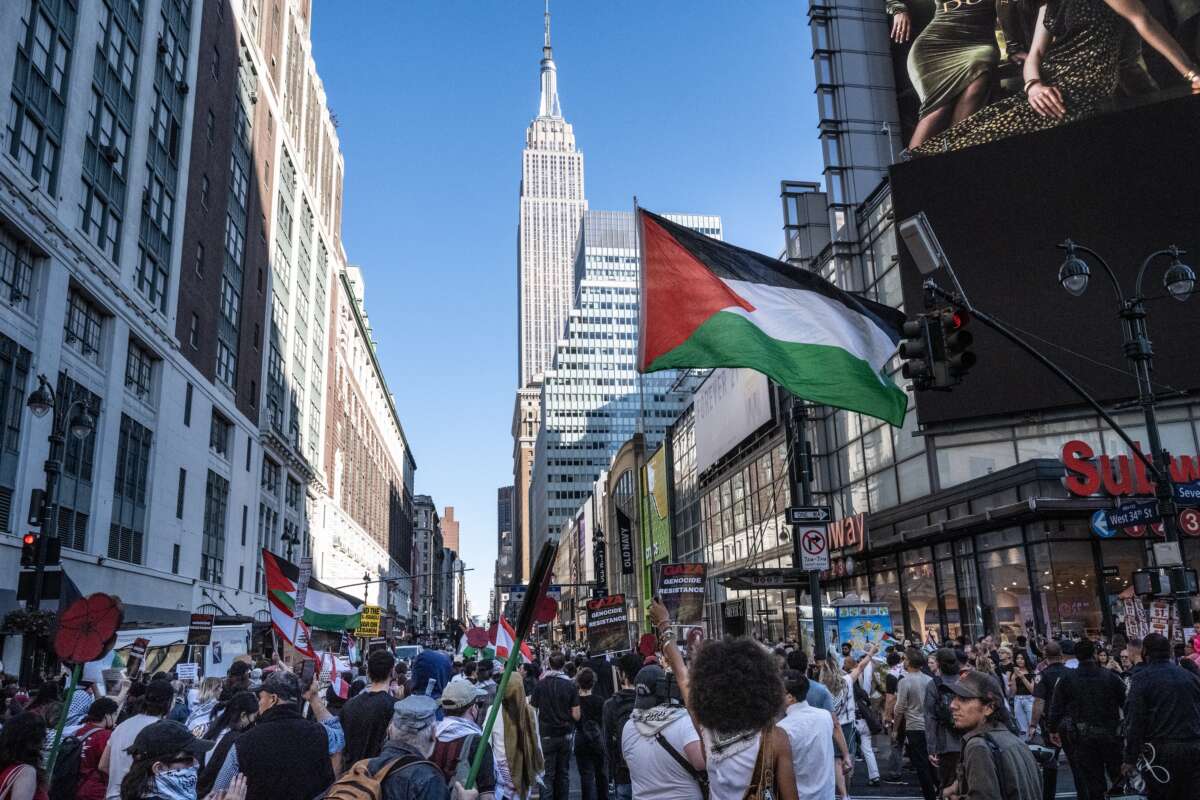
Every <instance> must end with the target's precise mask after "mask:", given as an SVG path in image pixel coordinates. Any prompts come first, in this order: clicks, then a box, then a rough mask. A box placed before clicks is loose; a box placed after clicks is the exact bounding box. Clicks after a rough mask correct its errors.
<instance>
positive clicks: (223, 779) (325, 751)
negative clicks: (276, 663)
mask: <svg viewBox="0 0 1200 800" xmlns="http://www.w3.org/2000/svg"><path fill="white" fill-rule="evenodd" d="M299 702H300V679H299V678H297V677H296V675H295V674H294V673H292V672H288V671H285V670H276V671H275V672H272V673H271V675H270V677H268V678H267V679H266V680H264V681H263V684H262V686H260V687H259V689H258V722H257V723H255V725H254V727H253V728H251V729H250V730H248V731H246V732H245V733H244V734H242V736H241V738H239V739H238V740H237V743H236V744H235V745H234V746H233V747H231V748H230V749H229V755H227V756H226V757H225V765H224V766H223V767H222V768H221V772H220V774H219V775H218V776H217V780H216V783H215V784H214V788H216V789H226V788H228V786H229V782H230V779H231V778H232V777H233V775H236V774H237V773H238V772H239V771H240V772H241V773H242V774H243V775H245V776H246V800H275V798H281V797H295V798H310V797H316V796H318V795H319V794H321V793H322V792H324V791H325V790H326V789H327V788H329V784H331V783H333V765H332V763H330V760H329V737H328V735H327V734H326V733H325V726H323V725H322V724H321V723H319V722H313V721H311V720H307V719H305V718H304V717H302V716H301V715H300V709H299V707H298V704H299Z"/></svg>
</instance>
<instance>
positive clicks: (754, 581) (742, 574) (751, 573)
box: [721, 567, 807, 589]
mask: <svg viewBox="0 0 1200 800" xmlns="http://www.w3.org/2000/svg"><path fill="white" fill-rule="evenodd" d="M806 579H807V576H806V575H805V574H804V571H803V570H799V569H792V568H790V567H788V568H782V569H780V568H777V567H768V568H764V569H741V570H738V571H737V572H735V573H734V574H733V575H730V576H729V577H728V578H723V579H722V580H721V583H723V584H724V585H725V586H726V587H727V588H729V589H794V588H796V587H797V586H801V585H803V584H804V582H805V581H806Z"/></svg>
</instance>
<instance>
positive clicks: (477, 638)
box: [467, 628, 488, 648]
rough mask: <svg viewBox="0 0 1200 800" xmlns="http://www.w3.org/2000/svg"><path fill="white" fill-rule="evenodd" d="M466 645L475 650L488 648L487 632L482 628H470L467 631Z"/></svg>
mask: <svg viewBox="0 0 1200 800" xmlns="http://www.w3.org/2000/svg"><path fill="white" fill-rule="evenodd" d="M467 644H468V645H470V646H471V647H475V648H484V647H487V646H488V632H487V631H486V630H484V629H483V628H471V630H469V631H467Z"/></svg>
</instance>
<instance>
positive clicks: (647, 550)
mask: <svg viewBox="0 0 1200 800" xmlns="http://www.w3.org/2000/svg"><path fill="white" fill-rule="evenodd" d="M667 478H668V476H667V447H666V445H665V444H664V445H663V446H662V447H659V448H658V450H657V451H656V452H655V453H654V455H652V456H650V459H649V460H648V461H647V462H646V466H644V467H642V487H643V488H642V547H643V552H642V563H643V564H644V565H645V566H646V568H647V569H649V568H650V565H651V564H653V563H654V562H656V561H661V560H663V559H667V558H670V557H671V507H670V494H671V489H670V486H669V485H668V481H667Z"/></svg>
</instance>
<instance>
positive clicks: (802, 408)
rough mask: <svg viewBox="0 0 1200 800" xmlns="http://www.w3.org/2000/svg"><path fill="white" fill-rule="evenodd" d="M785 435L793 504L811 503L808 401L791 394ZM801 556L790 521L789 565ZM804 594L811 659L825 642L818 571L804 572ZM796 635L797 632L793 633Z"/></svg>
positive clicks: (818, 655)
mask: <svg viewBox="0 0 1200 800" xmlns="http://www.w3.org/2000/svg"><path fill="white" fill-rule="evenodd" d="M788 410H789V413H788V417H787V420H788V425H787V431H788V439H789V440H790V441H791V443H792V458H791V459H790V460H789V462H788V477H789V483H790V487H789V488H790V492H791V499H792V503H791V504H792V505H793V506H811V505H812V475H811V470H812V457H811V454H810V452H809V447H808V404H807V403H805V402H804V401H803V400H801V399H800V398H799V397H796V396H795V395H791V403H790V408H789V409H788ZM801 563H803V559H802V558H801V555H800V524H799V523H795V522H794V523H792V565H793V566H794V567H795V568H796V569H799V568H800V564H801ZM803 592H804V589H803V587H801V586H800V585H797V586H796V630H797V633H799V631H800V630H801V626H800V601H801V598H802V597H803ZM808 594H809V597H811V598H812V615H813V660H814V661H816V660H818V659H823V658H825V656H826V655H827V652H826V650H827V648H826V645H825V613H824V611H823V609H822V608H821V573H819V572H816V571H814V570H810V571H809V573H808ZM797 638H799V636H797Z"/></svg>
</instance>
